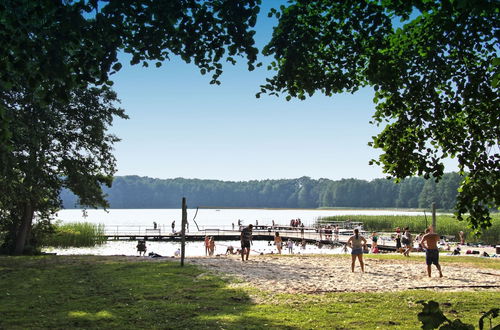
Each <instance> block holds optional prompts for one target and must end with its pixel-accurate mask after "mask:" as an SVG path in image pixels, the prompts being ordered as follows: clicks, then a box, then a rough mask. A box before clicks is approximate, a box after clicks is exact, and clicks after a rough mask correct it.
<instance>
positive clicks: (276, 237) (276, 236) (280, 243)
mask: <svg viewBox="0 0 500 330" xmlns="http://www.w3.org/2000/svg"><path fill="white" fill-rule="evenodd" d="M274 245H276V248H277V249H278V254H281V248H282V247H283V240H282V239H281V236H280V233H278V232H276V233H275V234H274Z"/></svg>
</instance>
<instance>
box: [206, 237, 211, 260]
mask: <svg viewBox="0 0 500 330" xmlns="http://www.w3.org/2000/svg"><path fill="white" fill-rule="evenodd" d="M209 252H210V238H209V237H208V236H205V256H208V254H209Z"/></svg>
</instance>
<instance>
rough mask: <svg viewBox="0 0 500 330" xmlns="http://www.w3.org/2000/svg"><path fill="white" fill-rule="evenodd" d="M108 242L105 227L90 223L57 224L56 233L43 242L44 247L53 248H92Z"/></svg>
mask: <svg viewBox="0 0 500 330" xmlns="http://www.w3.org/2000/svg"><path fill="white" fill-rule="evenodd" d="M105 242H106V237H104V225H102V224H99V225H96V224H93V223H88V222H76V223H66V224H60V223H59V224H55V225H54V233H52V234H50V235H47V237H45V238H44V240H43V243H42V244H43V245H44V246H53V247H62V248H66V247H91V246H96V245H101V244H103V243H105Z"/></svg>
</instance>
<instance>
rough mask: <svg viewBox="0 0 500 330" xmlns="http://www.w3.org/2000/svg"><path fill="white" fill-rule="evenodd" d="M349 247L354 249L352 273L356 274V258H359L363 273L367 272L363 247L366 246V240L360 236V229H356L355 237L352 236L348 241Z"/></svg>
mask: <svg viewBox="0 0 500 330" xmlns="http://www.w3.org/2000/svg"><path fill="white" fill-rule="evenodd" d="M347 245H348V246H349V247H350V248H351V249H352V251H351V257H352V262H351V271H352V272H353V273H354V265H355V264H356V258H358V261H359V265H360V266H361V271H362V272H363V273H364V272H365V264H364V262H363V247H364V246H366V239H365V238H364V237H363V236H361V235H359V229H358V228H356V229H354V235H352V236H351V237H350V238H349V240H348V241H347Z"/></svg>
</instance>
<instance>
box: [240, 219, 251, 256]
mask: <svg viewBox="0 0 500 330" xmlns="http://www.w3.org/2000/svg"><path fill="white" fill-rule="evenodd" d="M252 228H253V225H252V224H249V225H248V227H245V228H243V230H242V231H241V235H240V241H241V261H245V258H244V257H245V256H246V260H248V256H249V255H250V245H252V244H253V243H252Z"/></svg>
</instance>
